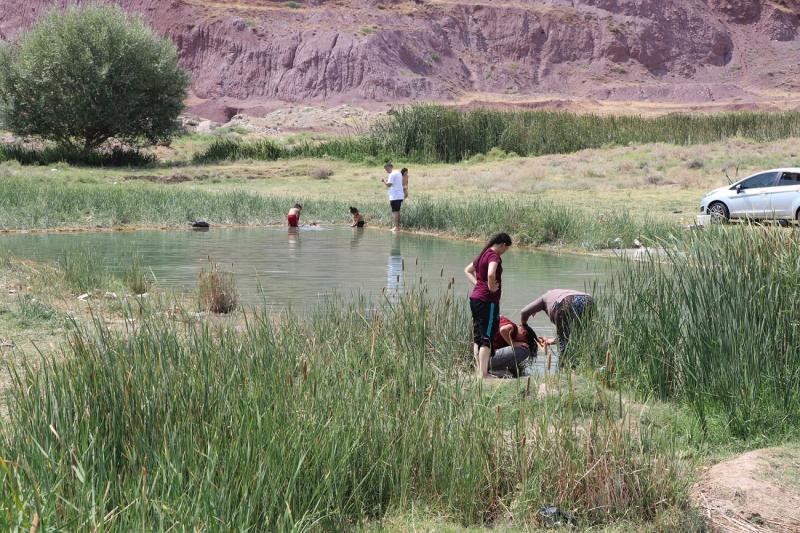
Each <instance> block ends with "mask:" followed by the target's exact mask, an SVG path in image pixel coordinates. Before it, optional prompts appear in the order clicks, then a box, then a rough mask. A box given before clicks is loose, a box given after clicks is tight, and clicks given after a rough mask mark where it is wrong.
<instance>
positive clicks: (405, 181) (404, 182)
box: [403, 176, 408, 198]
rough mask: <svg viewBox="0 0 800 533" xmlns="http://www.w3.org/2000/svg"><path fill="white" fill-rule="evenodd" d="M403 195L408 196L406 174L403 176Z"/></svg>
mask: <svg viewBox="0 0 800 533" xmlns="http://www.w3.org/2000/svg"><path fill="white" fill-rule="evenodd" d="M403 197H404V198H408V176H403Z"/></svg>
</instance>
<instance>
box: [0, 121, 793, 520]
mask: <svg viewBox="0 0 800 533" xmlns="http://www.w3.org/2000/svg"><path fill="white" fill-rule="evenodd" d="M220 136H222V137H224V138H231V139H239V138H240V136H239V134H238V133H236V132H223V133H221V134H220V135H204V136H187V137H184V138H181V139H178V140H177V141H176V143H175V144H174V146H173V147H172V148H165V147H160V148H158V156H159V159H160V160H161V161H162V163H159V164H153V165H151V166H148V167H144V168H141V167H139V168H125V167H113V168H112V167H108V168H96V167H94V168H87V167H77V166H70V165H68V164H64V163H58V164H54V165H42V166H22V165H20V164H18V163H16V162H8V161H7V162H4V163H0V228H2V229H5V230H23V231H24V230H30V229H40V230H49V229H54V228H61V229H64V228H72V229H78V230H85V229H103V228H120V227H128V228H136V227H143V226H156V227H164V228H170V227H180V226H183V225H185V224H186V223H187V222H188V221H190V220H191V219H193V218H205V219H208V220H209V221H211V222H212V224H283V223H284V217H285V212H286V210H287V209H288V207H289V206H290V205H291V204H293V203H294V202H295V201H301V202H302V203H303V204H304V206H305V210H304V220H305V221H311V220H315V219H316V220H319V221H321V222H324V223H326V224H345V223H348V213H347V207H349V206H350V205H356V206H358V207H360V208H361V209H362V211H363V212H364V213H365V214H366V215H367V218H368V221H369V225H370V226H372V227H386V226H387V225H388V222H389V213H388V206H387V205H386V203H387V202H386V191H385V188H383V186H382V185H381V184H380V177H382V176H383V175H384V174H383V170H382V168H381V163H380V162H379V161H372V162H368V163H365V162H363V161H362V162H359V163H351V162H346V161H342V160H335V159H331V158H304V159H303V158H301V159H291V160H281V161H271V162H269V161H246V160H245V161H236V162H227V163H214V164H205V165H199V164H195V163H193V162H192V158H193V155H194V154H196V153H198V152H202V151H203V150H204V149H205V148H207V147H208V146H209V145H210V144H211V143H213V142H214V141H215V140H217V139H218V138H219V137H220ZM295 141H297V139H294V140H292V139H284V140H283V141H281V142H285V143H289V144H291V143H293V142H295ZM299 142H300V143H302V142H303V140H302V139H300V140H299ZM799 155H800V152H798V151H797V139H792V138H790V139H784V140H772V141H768V142H756V141H753V140H747V139H743V138H732V139H727V140H723V141H717V142H712V143H709V144H703V145H693V146H677V145H673V144H645V145H640V146H618V147H603V148H595V149H588V150H581V151H578V152H575V153H571V154H554V155H543V156H539V157H517V156H514V155H510V154H508V153H506V152H504V151H502V150H489V151H488V152H487V153H485V154H477V155H473V156H471V157H469V158H468V159H467V160H465V161H461V162H458V163H453V164H409V163H408V162H407V161H403V160H397V161H395V164H396V165H397V167H398V168H399V167H401V166H409V168H410V169H411V196H410V198H409V201H408V203H407V204H406V206H405V209H404V217H405V222H406V224H407V227H408V229H409V230H412V231H421V232H434V233H441V234H447V235H451V236H455V237H459V238H474V239H481V240H483V239H485V237H486V236H487V235H488V234H489V233H492V232H494V231H501V230H504V231H510V232H511V233H513V234H514V237H515V239H516V241H517V242H519V243H523V244H530V245H538V246H548V247H556V248H566V249H579V250H584V251H586V250H594V249H597V248H604V247H608V246H616V245H618V244H622V245H625V246H628V245H631V244H632V242H633V240H634V239H635V238H644V239H645V240H646V241H648V242H655V241H657V240H658V241H659V242H664V241H663V240H664V239H667V241H666V242H668V243H671V244H670V246H671V247H670V250H671V253H672V254H673V256H672V257H673V259H674V262H672V263H666V264H665V263H664V262H663V258H659V259H658V260H652V261H644V262H640V263H627V264H626V265H625V266H624V268H623V269H622V271H621V273H620V274H619V275H618V276H617V278H616V279H615V280H614V285H613V286H609V288H608V289H607V290H606V291H601V292H600V293H599V294H598V305H599V309H601V311H602V312H601V314H600V315H598V320H597V321H596V322H595V323H594V327H593V328H589V329H587V330H586V331H585V332H584V335H583V336H582V337H581V339H580V345H579V346H580V350H579V351H578V355H579V359H578V368H577V371H576V373H567V372H564V373H563V374H562V377H561V378H559V379H557V380H550V381H545V382H541V383H540V382H537V381H536V380H534V381H533V382H532V383H531V385H530V389H529V388H528V384H527V383H524V382H522V383H517V382H513V383H500V384H478V383H477V382H476V381H474V380H473V379H472V378H470V377H469V375H470V373H471V371H470V369H469V366H468V364H469V362H468V357H467V355H466V354H468V353H469V346H468V344H467V343H468V338H467V336H466V335H465V333H464V332H466V331H468V330H469V325H468V323H467V321H468V319H467V317H466V311H465V308H464V307H465V306H463V305H451V304H452V302H453V299H452V295H451V296H450V297H449V298H435V297H433V296H432V295H430V294H427V293H425V291H424V290H420V292H418V293H415V294H411V295H409V296H407V297H406V300H405V301H404V304H403V305H400V306H397V307H395V308H383V309H380V310H378V311H375V309H374V307H370V306H367V305H366V304H365V302H353V303H352V304H351V305H350V306H349V307H348V306H339V307H337V308H333V306H331V308H326V309H323V310H321V311H320V313H319V314H318V315H316V316H312V317H287V316H281V317H275V316H268V315H266V314H264V313H263V312H261V311H258V310H255V311H254V310H242V309H237V310H236V311H235V312H233V313H231V315H229V316H225V317H220V316H216V315H213V314H211V313H199V314H198V310H200V305H199V302H198V297H197V295H193V294H190V295H187V294H184V295H175V294H159V291H158V289H157V288H156V289H152V290H151V288H148V280H147V279H146V275H145V272H146V269H145V268H143V267H146V265H141V264H137V262H136V261H135V258H134V260H131V261H130V268H129V269H128V271H127V272H125V273H124V274H123V275H122V276H119V277H113V276H108V275H106V274H105V273H104V272H102V271H100V270H99V269H96V268H94V261H92V257H91V255H90V254H89V255H78V256H73V257H64V258H62V260H61V261H59V262H58V264H54V265H40V264H33V263H25V262H19V261H16V260H13V259H11V258H8V257H7V256H6V255H3V256H2V257H0V274H2V277H1V278H0V332H2V335H0V343H1V342H3V341H5V340H6V339H5V338H4V336H13V337H14V338H15V339H16V340H18V341H19V342H18V346H16V347H14V348H8V347H6V346H3V347H0V350H2V351H0V359H2V361H3V362H11V363H13V365H14V368H15V370H14V372H11V373H6V372H3V373H2V378H1V380H0V389H2V390H5V391H11V392H10V395H9V396H8V397H7V400H8V401H5V402H0V417H3V422H4V423H3V424H0V529H13V528H25V529H29V528H30V526H31V523H32V521H33V520H34V516H37V517H38V518H37V520H39V521H40V529H41V530H47V529H48V528H57V527H61V528H67V529H95V528H96V529H102V530H108V531H128V530H140V529H170V528H172V529H194V530H214V529H232V528H240V529H247V528H248V527H249V528H250V529H251V530H256V531H259V530H264V531H266V530H287V531H288V530H292V531H305V530H315V531H318V530H322V529H332V530H336V529H359V530H364V531H384V530H387V531H406V530H409V529H415V528H416V529H428V530H430V529H433V530H448V529H451V530H454V531H457V530H461V529H462V528H471V529H475V530H478V529H480V528H484V527H487V526H490V527H492V528H494V529H497V530H500V531H505V530H508V531H520V530H530V529H532V528H535V527H537V526H538V525H539V523H538V521H537V517H536V511H537V510H538V508H539V507H541V506H543V505H548V504H557V505H559V506H561V507H563V508H564V509H568V510H569V511H570V513H571V514H573V515H574V516H575V517H576V518H577V520H578V521H579V524H580V525H581V527H582V528H585V527H591V528H594V530H603V531H646V530H651V531H664V530H677V531H693V530H697V531H700V530H702V528H703V523H702V520H701V518H700V517H699V515H698V512H697V511H695V510H693V509H690V507H689V501H688V497H687V491H688V489H689V485H690V483H691V481H692V479H693V473H694V472H696V471H697V470H696V469H697V467H698V466H700V465H704V464H708V463H709V462H710V461H713V460H714V459H716V458H718V457H723V456H726V455H729V454H730V453H733V452H735V451H740V450H744V449H751V448H753V447H756V446H761V445H764V444H771V443H776V442H782V441H783V440H784V439H796V435H797V430H798V426H799V425H800V420H798V418H797V416H796V413H797V409H798V404H799V402H800V400H798V396H797V394H796V390H797V385H798V379H797V372H796V368H797V364H798V361H797V360H796V358H795V357H794V355H793V354H794V353H795V350H793V349H792V347H793V346H796V345H797V342H798V338H797V328H796V324H797V320H798V316H797V312H796V306H793V302H795V301H796V297H797V296H798V294H797V292H798V285H797V276H796V272H797V269H798V268H800V267H799V266H798V265H800V263H798V261H800V259H799V258H798V254H797V252H796V250H797V249H798V246H797V245H798V244H799V243H797V242H796V241H797V235H796V234H795V233H796V232H790V231H779V232H772V231H771V229H765V228H761V229H753V228H746V227H738V226H737V227H734V228H729V229H727V230H722V231H720V232H716V231H708V232H704V233H703V234H702V235H701V236H699V237H692V236H691V235H690V234H689V233H688V232H684V231H682V230H681V226H682V225H684V224H689V223H691V222H692V221H693V220H694V215H695V212H696V209H697V205H698V200H699V198H700V197H701V196H702V194H703V193H704V192H706V191H707V190H710V189H711V188H714V187H716V186H719V185H722V184H723V183H725V180H724V174H723V171H722V170H723V169H724V168H729V169H730V172H731V176H733V174H734V170H733V169H734V168H735V167H737V166H738V167H739V177H744V176H745V175H747V174H748V173H751V172H754V171H756V170H760V169H764V168H770V167H777V166H790V165H793V164H795V161H796V159H797V158H798V156H799ZM165 161H168V162H165ZM320 170H325V171H329V172H331V173H332V174H331V175H330V177H328V178H326V179H318V178H316V177H315V175H321V174H327V173H328V172H324V173H323V172H319V171H320ZM672 235H675V236H677V237H676V238H674V239H673V238H672ZM0 238H1V237H0ZM617 238H619V239H620V240H619V241H617V240H616V239H617ZM0 249H1V247H0ZM687 258H688V260H687ZM720 265H724V268H720ZM145 288H147V290H150V291H151V293H150V295H149V296H148V297H147V298H142V297H139V296H135V293H137V292H140V291H142V290H145ZM84 291H86V292H88V293H91V294H92V298H91V299H90V302H89V303H85V302H82V301H79V300H77V298H76V296H77V295H78V294H79V293H81V292H84ZM107 291H112V292H115V293H117V294H118V295H119V296H120V297H119V298H106V297H105V296H104V294H105V292H107ZM123 295H126V296H123ZM207 307H208V306H207ZM609 353H610V359H608V358H607V354H609ZM365 358H366V359H365ZM365 360H366V364H364V361H365ZM608 361H613V362H614V367H613V368H612V369H609V368H608V367H607V366H605V365H606V363H607V362H608ZM604 367H605V368H604ZM540 386H543V387H544V389H540ZM540 390H544V393H543V394H540V393H539V391H540ZM531 391H533V392H531ZM6 421H8V423H5V422H6Z"/></svg>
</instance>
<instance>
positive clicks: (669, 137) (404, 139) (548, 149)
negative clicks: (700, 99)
mask: <svg viewBox="0 0 800 533" xmlns="http://www.w3.org/2000/svg"><path fill="white" fill-rule="evenodd" d="M799 135H800V113H798V112H793V111H792V112H782V113H764V112H736V113H717V114H713V115H685V114H670V115H665V116H660V117H642V116H635V115H602V116H601V115H591V114H575V113H569V112H563V111H500V110H489V109H476V110H473V111H467V112H462V111H458V110H456V109H453V108H448V107H444V106H438V105H412V106H409V107H405V108H402V109H400V110H398V111H395V112H394V113H393V114H392V115H390V116H388V117H386V118H385V119H382V120H379V121H378V122H376V123H375V125H374V126H373V127H372V128H370V129H369V130H368V131H367V132H365V133H364V134H361V135H355V136H351V137H343V138H340V139H333V140H330V141H325V142H322V143H305V144H301V145H296V146H292V147H282V146H280V145H278V144H276V143H274V142H271V141H257V142H251V143H247V142H237V141H231V140H219V141H216V142H215V143H213V144H212V145H211V146H210V147H209V148H208V150H207V151H205V152H204V153H201V154H198V156H197V157H196V161H197V162H207V161H220V160H236V159H256V160H276V159H281V158H290V157H320V156H323V155H325V156H330V157H336V158H340V159H347V160H351V161H361V160H364V159H375V160H380V159H402V160H404V161H412V162H418V163H431V162H445V163H454V162H457V161H462V160H464V159H468V158H470V157H472V156H473V155H476V154H486V153H488V152H489V151H490V150H491V149H492V148H500V149H502V150H504V151H506V152H513V153H516V154H518V155H523V156H537V155H544V154H563V153H571V152H576V151H578V150H584V149H587V148H600V147H604V146H615V145H630V144H647V143H656V142H660V143H669V144H678V145H691V144H703V143H711V142H715V141H720V140H724V139H727V138H730V137H737V136H739V137H747V138H751V139H754V140H757V141H763V142H767V141H772V140H776V139H784V138H787V137H795V136H799Z"/></svg>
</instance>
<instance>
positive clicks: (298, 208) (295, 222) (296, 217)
mask: <svg viewBox="0 0 800 533" xmlns="http://www.w3.org/2000/svg"><path fill="white" fill-rule="evenodd" d="M302 211H303V206H302V205H300V204H294V207H292V208H291V209H289V214H288V215H286V220H287V222H288V223H289V227H290V228H296V227H298V226H299V225H300V213H301V212H302Z"/></svg>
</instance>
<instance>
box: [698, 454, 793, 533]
mask: <svg viewBox="0 0 800 533" xmlns="http://www.w3.org/2000/svg"><path fill="white" fill-rule="evenodd" d="M691 498H692V502H693V503H694V504H695V505H697V506H698V507H699V508H700V509H702V511H703V514H704V515H705V516H706V518H707V519H708V521H709V522H710V524H711V526H712V529H713V530H714V531H726V532H727V531H781V532H783V531H785V532H800V448H790V447H778V448H765V449H761V450H755V451H752V452H748V453H745V454H743V455H740V456H738V457H735V458H733V459H730V460H727V461H723V462H721V463H718V464H716V465H714V466H713V467H711V468H708V469H707V470H706V471H705V472H703V474H702V476H701V479H700V481H699V482H698V483H696V484H695V485H694V487H692V494H691Z"/></svg>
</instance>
